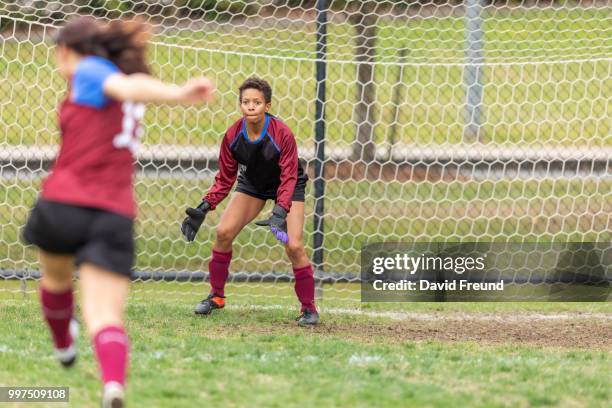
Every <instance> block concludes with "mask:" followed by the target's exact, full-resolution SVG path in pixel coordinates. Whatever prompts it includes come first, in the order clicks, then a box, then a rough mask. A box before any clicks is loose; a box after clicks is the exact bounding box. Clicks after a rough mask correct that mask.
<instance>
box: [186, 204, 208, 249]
mask: <svg viewBox="0 0 612 408" xmlns="http://www.w3.org/2000/svg"><path fill="white" fill-rule="evenodd" d="M208 211H210V204H209V203H208V201H206V200H204V201H202V202H201V203H200V205H198V207H197V208H187V210H186V211H185V213H186V214H187V217H186V218H185V219H184V220H183V223H182V224H181V232H182V233H183V236H184V237H185V239H186V240H187V241H189V242H192V241H193V240H194V239H195V236H196V234H197V233H198V230H199V229H200V226H201V225H202V223H203V222H204V218H206V214H207V213H208Z"/></svg>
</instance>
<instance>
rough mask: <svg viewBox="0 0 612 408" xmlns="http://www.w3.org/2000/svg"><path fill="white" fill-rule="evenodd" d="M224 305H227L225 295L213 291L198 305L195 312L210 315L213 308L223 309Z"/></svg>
mask: <svg viewBox="0 0 612 408" xmlns="http://www.w3.org/2000/svg"><path fill="white" fill-rule="evenodd" d="M223 307H225V296H219V295H215V294H214V293H211V294H210V295H208V297H207V298H206V299H204V300H202V301H201V302H200V303H198V304H197V305H196V307H195V310H194V312H195V314H199V315H209V314H210V313H211V312H212V311H213V309H223Z"/></svg>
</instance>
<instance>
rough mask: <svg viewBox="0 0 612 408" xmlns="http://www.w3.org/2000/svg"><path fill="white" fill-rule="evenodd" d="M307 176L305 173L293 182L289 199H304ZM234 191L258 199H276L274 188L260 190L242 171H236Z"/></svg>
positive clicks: (302, 200)
mask: <svg viewBox="0 0 612 408" xmlns="http://www.w3.org/2000/svg"><path fill="white" fill-rule="evenodd" d="M307 181H308V176H306V175H305V174H304V175H303V176H302V177H298V179H297V182H296V183H295V190H293V196H291V201H301V202H304V201H305V199H306V182H307ZM236 191H237V192H239V193H244V194H248V195H250V196H251V197H255V198H259V199H260V200H276V190H272V191H260V190H258V189H257V188H256V187H255V186H254V185H253V183H251V182H250V181H249V180H248V179H247V178H246V176H245V175H244V174H242V172H240V173H238V183H237V184H236Z"/></svg>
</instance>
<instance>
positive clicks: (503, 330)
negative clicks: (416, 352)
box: [206, 312, 612, 351]
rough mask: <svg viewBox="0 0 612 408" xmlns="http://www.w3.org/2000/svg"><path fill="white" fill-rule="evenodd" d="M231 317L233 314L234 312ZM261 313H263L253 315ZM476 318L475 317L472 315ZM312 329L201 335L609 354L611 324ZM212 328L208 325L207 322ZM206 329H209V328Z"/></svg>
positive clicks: (445, 322) (245, 328)
mask: <svg viewBox="0 0 612 408" xmlns="http://www.w3.org/2000/svg"><path fill="white" fill-rule="evenodd" d="M234 313H235V312H234ZM259 313H265V312H259ZM475 317H477V315H475ZM323 319H324V320H323V322H322V323H321V324H320V325H318V326H316V327H309V328H300V327H297V326H296V324H295V323H294V322H291V321H286V322H273V323H271V322H265V323H263V322H262V323H261V324H253V322H249V323H248V324H246V325H245V324H233V323H230V324H227V323H223V322H219V321H217V322H214V323H213V324H214V326H215V328H214V330H207V333H206V335H209V336H211V337H214V338H217V337H219V338H223V337H227V336H232V335H241V334H244V333H246V334H248V335H253V334H267V335H294V334H296V333H303V334H304V335H306V336H312V337H318V336H321V337H337V338H342V339H347V340H354V341H358V342H362V343H378V344H380V343H381V340H382V341H384V342H387V343H395V344H397V343H403V342H409V341H418V342H421V341H430V340H435V341H441V342H476V343H479V344H490V345H498V344H504V343H513V344H519V345H532V346H540V347H550V348H566V349H568V348H569V349H598V350H608V351H612V340H611V339H612V320H610V319H597V318H590V317H588V318H576V319H553V320H533V319H525V320H524V321H522V320H521V319H520V316H513V318H512V319H508V320H507V321H505V320H504V319H503V318H502V319H490V320H488V319H478V318H474V319H471V318H470V317H469V315H463V318H461V319H439V320H435V319H432V320H416V319H415V320H411V319H408V320H404V321H388V320H384V321H380V322H377V321H373V319H363V318H355V319H354V320H353V321H350V320H349V319H346V318H344V319H336V318H334V317H331V316H323ZM211 323H212V322H211ZM209 328H210V326H209Z"/></svg>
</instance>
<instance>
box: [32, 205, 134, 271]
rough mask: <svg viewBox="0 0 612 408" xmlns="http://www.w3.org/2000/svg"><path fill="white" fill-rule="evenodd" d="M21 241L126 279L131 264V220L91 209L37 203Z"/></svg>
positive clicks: (132, 229)
mask: <svg viewBox="0 0 612 408" xmlns="http://www.w3.org/2000/svg"><path fill="white" fill-rule="evenodd" d="M23 240H24V241H25V242H26V243H28V244H34V245H36V246H38V247H39V248H40V249H42V250H44V251H46V252H51V253H55V254H66V255H74V257H75V263H76V265H77V266H78V265H80V264H82V263H83V262H90V263H92V264H95V265H97V266H100V267H102V268H104V269H107V270H109V271H112V272H115V273H118V274H120V275H125V276H128V277H130V276H131V275H132V266H133V264H134V220H132V219H131V218H128V217H125V216H122V215H119V214H116V213H112V212H109V211H104V210H100V209H95V208H86V207H78V206H74V205H69V204H63V203H59V202H55V201H47V200H42V199H41V200H39V201H38V202H37V203H36V205H35V206H34V208H33V209H32V211H31V212H30V216H29V218H28V221H27V223H26V225H25V228H24V230H23Z"/></svg>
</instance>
